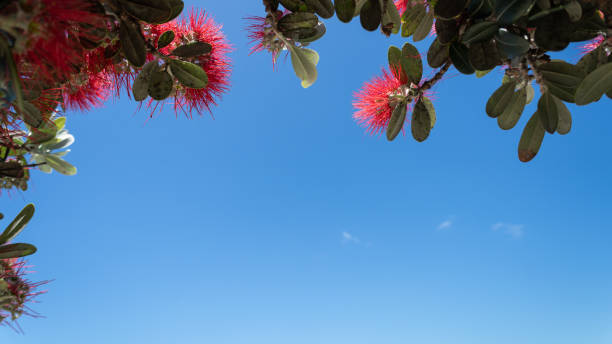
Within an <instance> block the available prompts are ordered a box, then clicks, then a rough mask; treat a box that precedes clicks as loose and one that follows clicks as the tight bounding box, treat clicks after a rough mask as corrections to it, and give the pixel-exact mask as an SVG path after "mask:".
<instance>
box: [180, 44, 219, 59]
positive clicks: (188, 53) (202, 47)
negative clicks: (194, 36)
mask: <svg viewBox="0 0 612 344" xmlns="http://www.w3.org/2000/svg"><path fill="white" fill-rule="evenodd" d="M211 51H212V45H210V44H208V43H205V42H194V43H189V44H185V45H181V46H180V47H178V48H176V49H174V50H173V51H172V55H174V56H179V57H183V58H190V57H196V56H202V55H206V54H208V53H210V52H211Z"/></svg>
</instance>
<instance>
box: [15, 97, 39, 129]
mask: <svg viewBox="0 0 612 344" xmlns="http://www.w3.org/2000/svg"><path fill="white" fill-rule="evenodd" d="M18 113H19V115H20V116H21V119H23V121H24V122H26V124H27V125H29V126H30V127H32V128H38V127H40V126H41V124H42V122H43V116H42V114H41V113H40V110H39V109H38V108H37V107H36V105H34V104H32V103H30V102H26V101H24V102H23V108H21V109H19V111H18Z"/></svg>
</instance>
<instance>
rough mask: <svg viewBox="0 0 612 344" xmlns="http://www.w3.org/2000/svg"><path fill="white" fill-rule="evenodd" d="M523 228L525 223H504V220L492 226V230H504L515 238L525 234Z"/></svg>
mask: <svg viewBox="0 0 612 344" xmlns="http://www.w3.org/2000/svg"><path fill="white" fill-rule="evenodd" d="M523 228H525V226H524V225H516V224H512V223H504V222H498V223H496V224H494V225H493V226H491V229H492V230H494V231H496V232H498V231H499V232H503V233H505V234H508V235H509V236H511V237H513V238H515V239H518V238H521V237H522V236H523Z"/></svg>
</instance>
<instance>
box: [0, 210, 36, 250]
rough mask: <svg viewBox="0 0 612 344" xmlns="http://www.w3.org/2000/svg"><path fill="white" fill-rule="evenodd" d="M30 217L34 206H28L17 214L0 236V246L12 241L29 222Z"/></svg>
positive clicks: (32, 214)
mask: <svg viewBox="0 0 612 344" xmlns="http://www.w3.org/2000/svg"><path fill="white" fill-rule="evenodd" d="M32 216H34V204H28V205H26V206H25V208H23V209H22V210H21V211H20V212H19V214H17V216H16V217H15V219H14V220H13V222H11V223H10V224H9V225H8V227H6V229H5V230H4V232H3V233H2V235H0V245H3V244H6V243H7V242H9V241H11V240H13V239H14V238H15V237H16V236H17V235H18V234H19V233H20V232H21V231H22V230H23V229H24V228H25V226H26V225H27V224H28V222H30V220H31V219H32Z"/></svg>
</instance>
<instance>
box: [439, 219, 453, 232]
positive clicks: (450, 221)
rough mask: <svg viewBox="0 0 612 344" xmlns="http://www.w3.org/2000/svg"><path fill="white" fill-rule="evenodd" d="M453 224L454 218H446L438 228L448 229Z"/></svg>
mask: <svg viewBox="0 0 612 344" xmlns="http://www.w3.org/2000/svg"><path fill="white" fill-rule="evenodd" d="M452 226H453V221H452V220H446V221H444V222H442V223H441V224H439V225H438V230H443V229H447V228H451V227H452Z"/></svg>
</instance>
